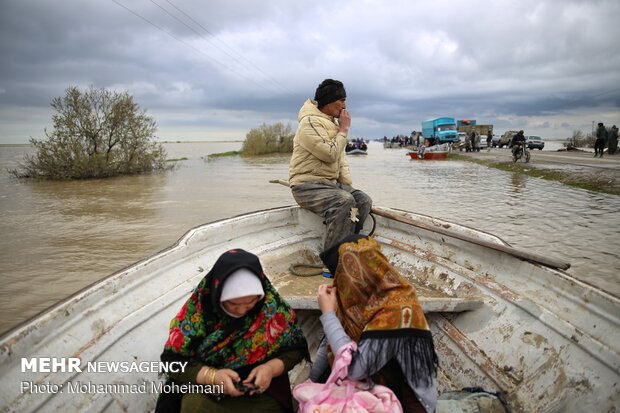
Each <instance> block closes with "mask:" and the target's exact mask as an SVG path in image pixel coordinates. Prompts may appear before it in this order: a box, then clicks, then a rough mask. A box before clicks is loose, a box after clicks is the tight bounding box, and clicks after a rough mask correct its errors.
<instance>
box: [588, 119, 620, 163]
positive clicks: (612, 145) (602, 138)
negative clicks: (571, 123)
mask: <svg viewBox="0 0 620 413" xmlns="http://www.w3.org/2000/svg"><path fill="white" fill-rule="evenodd" d="M606 147H607V154H608V155H613V154H615V153H616V152H617V151H618V128H617V127H616V125H613V126H612V127H611V129H610V130H609V131H608V130H607V128H605V125H604V124H603V122H599V124H598V128H597V129H596V140H595V141H594V157H595V158H596V157H597V156H598V157H600V158H602V157H603V153H604V152H605V148H606Z"/></svg>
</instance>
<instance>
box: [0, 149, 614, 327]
mask: <svg viewBox="0 0 620 413" xmlns="http://www.w3.org/2000/svg"><path fill="white" fill-rule="evenodd" d="M164 146H165V147H166V149H167V151H168V155H169V157H170V158H181V157H187V158H188V160H186V161H182V162H180V163H179V165H180V166H179V167H178V168H177V169H176V170H174V171H172V172H169V173H165V174H156V175H145V176H135V177H122V178H116V179H108V180H98V181H84V182H32V181H23V180H17V179H14V178H11V177H10V176H9V175H8V174H7V173H6V169H7V168H12V167H15V166H16V164H17V162H19V161H20V160H21V159H22V158H23V155H24V154H25V153H31V152H32V149H31V148H30V147H29V146H0V171H1V173H0V188H1V190H0V218H1V219H0V233H1V234H2V237H0V238H1V239H0V274H1V277H2V285H1V286H0V314H2V317H1V318H0V331H4V330H6V329H8V328H10V327H12V326H15V325H17V324H19V323H20V322H21V321H23V320H25V319H26V318H28V317H30V316H32V315H34V314H36V313H38V312H40V311H42V310H44V309H45V308H47V307H49V306H50V305H52V304H54V303H55V302H57V301H58V300H61V299H63V298H64V297H67V296H68V295H70V294H72V293H74V292H75V291H78V290H79V289H81V288H84V287H86V286H88V285H89V284H91V283H93V282H95V281H97V280H98V279H100V278H102V277H104V276H106V275H109V274H111V273H112V272H115V271H118V270H120V269H122V268H123V267H125V266H128V265H130V264H132V263H134V262H136V261H138V260H140V259H142V258H144V257H146V256H149V255H152V254H154V253H156V252H158V251H160V250H161V249H163V248H165V247H167V246H169V245H170V244H172V243H173V242H174V241H176V240H177V239H178V238H179V237H181V236H182V235H183V234H184V233H185V232H186V231H187V230H188V229H189V228H191V227H194V226H196V225H199V224H203V223H205V222H210V221H213V220H217V219H221V218H226V217H230V216H234V215H238V214H241V213H245V212H250V211H255V210H259V209H265V208H272V207H277V206H282V205H291V204H294V200H293V197H292V196H291V194H290V190H288V188H285V187H283V186H280V185H274V184H269V183H268V181H269V180H270V179H276V178H282V179H287V178H288V162H289V159H290V156H286V155H278V156H267V157H260V158H252V159H245V158H241V157H237V156H234V157H224V158H216V159H214V160H208V159H207V156H206V155H208V154H209V153H219V152H226V151H230V150H237V149H239V148H240V147H241V142H224V143H213V142H210V143H196V142H192V143H174V144H165V145H164ZM498 150H499V149H498ZM368 152H369V154H368V155H367V156H359V157H350V158H349V162H350V165H351V171H352V175H353V179H354V186H356V187H358V188H360V189H362V190H364V191H365V192H367V193H368V194H369V195H371V196H372V198H373V199H374V203H375V205H380V206H388V207H394V208H400V209H406V210H410V211H414V212H419V213H424V214H429V215H434V216H436V217H439V218H443V219H447V220H451V221H455V222H458V223H461V224H464V225H467V226H471V227H475V228H479V229H482V230H485V231H488V232H491V233H494V234H496V235H499V236H500V237H502V238H503V239H504V240H506V241H507V242H509V243H510V244H511V245H513V246H515V247H517V248H520V249H527V250H532V251H534V252H537V253H540V254H545V255H550V256H554V257H557V258H560V259H562V260H564V261H568V262H570V263H571V264H572V268H571V269H570V270H569V273H571V274H573V275H575V276H576V277H579V278H581V279H584V280H586V281H588V282H590V283H593V284H597V285H599V286H601V287H603V288H605V289H606V290H608V291H612V292H613V293H614V294H616V295H620V276H619V274H620V260H619V259H618V258H620V252H619V251H618V248H617V242H618V240H620V197H618V196H614V195H605V194H598V193H594V192H589V191H585V190H580V189H573V188H569V187H567V186H564V185H561V184H559V183H555V182H549V181H544V180H542V179H536V178H530V177H525V176H521V175H518V174H512V173H507V172H503V171H498V170H494V169H490V168H487V167H485V166H481V165H477V164H473V163H468V162H460V161H434V162H433V161H424V162H420V161H413V160H410V159H409V158H408V157H407V156H406V151H405V150H402V149H383V148H382V146H381V145H380V144H378V143H374V142H372V143H371V144H370V147H369V151H368ZM535 155H536V154H535V153H534V154H533V156H535Z"/></svg>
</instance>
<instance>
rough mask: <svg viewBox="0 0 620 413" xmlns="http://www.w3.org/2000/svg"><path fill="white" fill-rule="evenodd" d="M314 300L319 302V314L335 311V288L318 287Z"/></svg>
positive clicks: (324, 285) (330, 286)
mask: <svg viewBox="0 0 620 413" xmlns="http://www.w3.org/2000/svg"><path fill="white" fill-rule="evenodd" d="M316 299H317V301H318V302H319V308H320V309H321V313H323V314H325V313H329V312H330V311H336V306H337V305H338V302H337V298H336V287H334V286H333V285H329V284H321V285H319V292H318V293H317V296H316Z"/></svg>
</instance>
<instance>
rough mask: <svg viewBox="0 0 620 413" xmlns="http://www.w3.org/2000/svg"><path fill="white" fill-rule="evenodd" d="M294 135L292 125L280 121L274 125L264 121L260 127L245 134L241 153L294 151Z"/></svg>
mask: <svg viewBox="0 0 620 413" xmlns="http://www.w3.org/2000/svg"><path fill="white" fill-rule="evenodd" d="M293 137H294V134H293V132H291V125H287V126H284V125H283V124H282V123H280V122H278V123H276V124H273V125H267V124H264V123H263V124H262V125H261V126H260V127H259V128H254V129H251V130H250V131H249V132H248V133H247V134H246V135H245V141H244V142H243V146H242V147H241V155H242V156H253V155H263V154H268V153H292V152H293Z"/></svg>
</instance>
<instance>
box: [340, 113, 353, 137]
mask: <svg viewBox="0 0 620 413" xmlns="http://www.w3.org/2000/svg"><path fill="white" fill-rule="evenodd" d="M338 125H339V126H340V132H344V133H348V132H349V128H350V127H351V115H350V114H349V112H347V110H346V109H342V110H341V111H340V114H339V116H338Z"/></svg>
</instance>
